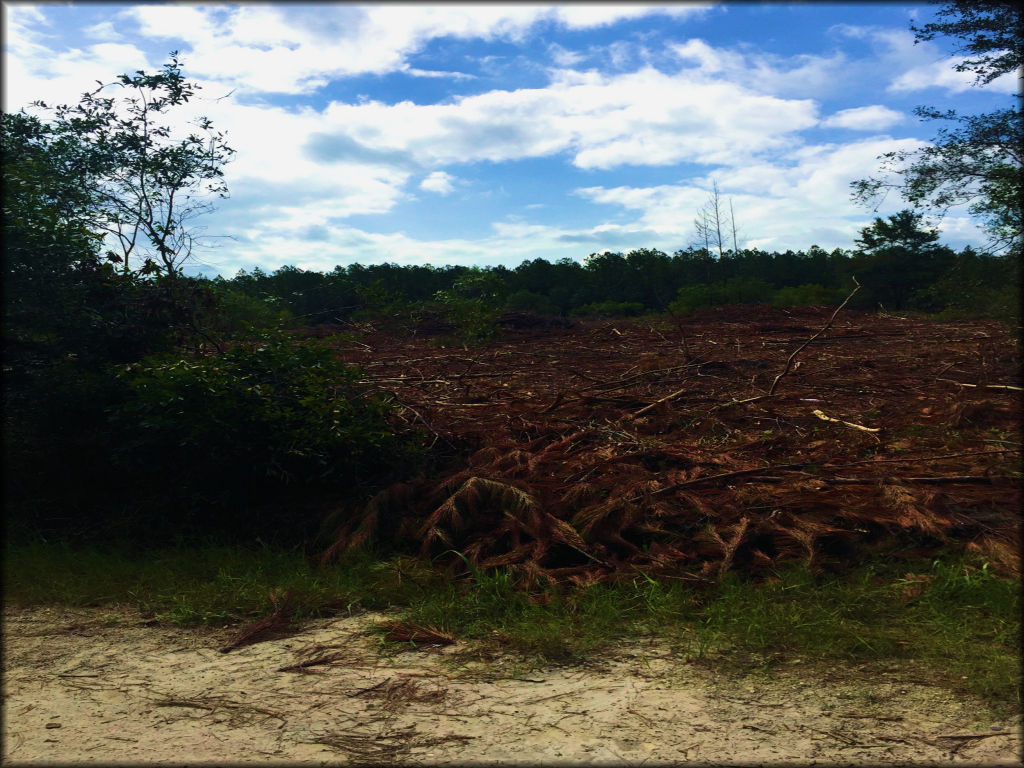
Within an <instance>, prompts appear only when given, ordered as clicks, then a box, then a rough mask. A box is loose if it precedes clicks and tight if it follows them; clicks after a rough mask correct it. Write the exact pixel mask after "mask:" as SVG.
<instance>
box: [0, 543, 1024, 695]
mask: <svg viewBox="0 0 1024 768" xmlns="http://www.w3.org/2000/svg"><path fill="white" fill-rule="evenodd" d="M908 576H911V578H907V577H908ZM4 587H5V588H4V593H5V600H6V601H7V602H8V603H13V604H20V605H33V604H62V605H70V606H109V607H116V606H126V605H129V606H132V607H134V608H137V609H138V610H140V611H144V612H147V613H152V614H153V615H155V616H156V617H157V618H160V619H162V620H166V621H170V622H173V623H176V624H180V625H184V626H190V625H192V626H194V625H228V624H233V623H238V622H243V621H251V620H253V619H255V618H258V617H260V616H262V615H265V614H266V613H268V612H269V611H270V610H271V609H272V601H271V597H270V595H271V593H272V592H273V593H275V594H278V595H280V594H282V593H284V592H285V591H287V590H291V592H292V597H293V605H294V607H295V617H296V618H297V619H300V620H301V619H305V618H310V617H314V616H319V615H327V614H336V613H339V612H340V613H344V612H346V611H351V610H355V609H385V608H391V609H396V610H397V611H399V612H400V614H401V616H402V618H405V619H408V620H410V621H414V622H417V623H420V624H427V625H433V626H436V627H438V628H441V629H444V630H446V631H448V632H451V633H453V634H455V635H456V636H457V637H460V638H463V639H468V640H477V641H480V642H479V647H480V648H481V649H482V650H481V653H483V654H484V655H485V656H486V655H487V654H492V655H493V654H494V653H496V652H510V653H513V654H517V655H519V656H521V657H524V658H525V659H527V660H529V659H533V660H534V661H540V662H545V663H547V662H566V663H573V662H580V661H583V660H586V659H588V658H594V657H595V656H598V655H600V654H601V652H602V650H603V649H605V648H607V647H608V646H611V645H613V644H615V642H616V641H618V640H621V639H624V638H629V637H639V636H660V637H662V638H665V639H666V640H667V641H668V642H669V643H670V644H671V645H672V647H674V648H676V649H677V650H678V651H679V652H680V653H681V654H682V655H684V656H686V657H688V658H690V659H695V660H700V659H704V660H706V661H707V662H708V663H714V664H716V665H729V664H737V663H740V660H743V659H746V660H748V661H749V660H750V659H752V658H753V659H758V658H759V659H761V660H762V661H763V663H766V664H769V663H774V662H776V661H779V660H782V659H786V658H801V659H814V660H820V661H823V662H827V661H828V660H835V659H845V660H853V661H884V660H891V659H906V660H914V661H916V662H921V663H922V664H923V665H924V666H925V667H926V668H928V669H931V670H932V671H933V674H934V677H935V681H936V682H937V683H942V684H946V685H949V686H951V687H954V688H959V689H962V690H969V691H972V692H974V693H976V694H979V695H981V696H983V697H984V698H985V699H986V700H987V701H989V702H990V703H991V704H993V705H994V706H1002V707H1004V708H1007V707H1009V708H1013V707H1017V706H1019V704H1020V662H1019V661H1018V659H1019V655H1020V620H1019V616H1020V587H1019V585H1018V584H1017V583H1016V582H1015V581H1012V580H1008V579H1005V578H1000V577H998V576H996V575H995V574H993V573H992V572H991V570H990V569H989V568H988V566H987V565H986V564H985V563H984V562H983V561H981V560H980V559H977V558H973V559H972V558H964V557H961V556H953V555H949V556H945V557H941V558H938V559H935V560H931V561H929V560H924V561H921V560H918V561H914V562H906V561H904V562H899V561H892V560H891V559H890V560H883V559H879V560H875V561H868V562H865V563H863V564H861V565H860V566H859V567H858V568H857V569H856V570H854V571H852V572H850V573H846V574H844V575H842V576H836V575H832V576H824V577H816V576H814V575H812V574H811V573H810V572H808V570H807V569H806V568H802V567H790V568H787V569H784V570H781V571H779V572H778V573H777V574H776V575H775V576H774V577H773V578H772V579H769V580H767V581H762V582H761V583H753V582H750V581H745V580H743V579H741V578H739V577H737V576H734V575H730V576H728V577H727V578H725V579H724V580H723V581H722V583H720V584H718V585H716V586H715V587H713V588H708V589H705V590H702V591H697V590H694V589H692V588H691V587H689V586H688V585H687V583H686V582H682V581H678V580H666V581H655V580H652V579H650V578H648V577H647V576H645V575H643V574H641V573H639V572H638V573H637V574H636V576H635V577H634V578H627V579H624V580H621V581H620V582H618V583H615V584H593V585H591V586H589V587H585V588H574V589H571V590H564V591H560V592H559V591H549V592H547V593H540V594H537V593H534V594H533V595H532V599H531V595H528V594H527V593H525V592H523V591H522V590H519V589H517V587H516V584H515V583H514V581H513V579H512V577H511V576H510V575H509V574H508V573H507V572H505V571H492V572H488V573H474V574H470V575H468V576H463V577H460V578H452V577H450V576H447V575H446V574H445V573H443V572H442V571H440V570H439V569H436V568H432V567H431V566H430V564H429V563H424V562H422V561H419V560H416V559H413V558H390V559H379V558H375V557H374V556H373V555H372V554H369V553H361V554H357V555H353V556H351V557H349V558H347V559H345V560H344V561H342V562H341V563H339V564H338V565H337V566H334V567H330V568H325V569H319V568H316V567H315V566H313V565H311V564H310V563H309V561H308V560H307V558H306V557H305V556H304V555H303V554H302V553H301V552H299V551H296V550H280V549H273V548H269V547H251V548H242V547H225V546H215V545H207V546H202V547H187V548H186V547H178V548H174V547H169V548H166V549H161V550H155V551H150V552H146V553H139V552H134V551H132V550H130V549H125V548H108V549H96V548H70V547H68V546H66V545H60V544H51V543H32V544H24V543H23V544H17V545H14V544H8V547H7V552H6V557H5V559H4ZM544 600H546V601H547V602H546V604H539V602H538V601H540V602H543V601H544Z"/></svg>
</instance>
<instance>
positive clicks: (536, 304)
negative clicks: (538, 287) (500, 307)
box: [505, 289, 560, 315]
mask: <svg viewBox="0 0 1024 768" xmlns="http://www.w3.org/2000/svg"><path fill="white" fill-rule="evenodd" d="M505 308H506V309H509V310H512V311H513V312H535V313H537V314H539V315H557V314H560V313H559V311H558V307H557V306H555V303H554V302H553V301H551V299H549V298H548V297H547V296H544V295H542V294H539V293H534V292H533V291H528V290H526V289H523V290H521V291H516V292H515V293H513V294H511V295H510V296H509V297H508V298H507V299H506V300H505Z"/></svg>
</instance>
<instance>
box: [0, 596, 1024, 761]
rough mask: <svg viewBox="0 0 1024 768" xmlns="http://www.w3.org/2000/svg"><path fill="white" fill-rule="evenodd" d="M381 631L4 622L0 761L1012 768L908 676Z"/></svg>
mask: <svg viewBox="0 0 1024 768" xmlns="http://www.w3.org/2000/svg"><path fill="white" fill-rule="evenodd" d="M386 618H387V617H386V616H385V615H382V614H363V615H359V616H353V617H343V618H333V619H323V620H318V621H315V622H311V623H309V624H308V625H307V626H306V627H305V628H304V629H303V631H302V632H301V633H299V634H297V635H293V636H291V637H287V638H281V639H278V640H272V641H267V642H261V643H257V644H253V645H248V646H245V647H241V648H237V649H234V650H232V651H230V652H228V653H224V652H221V651H220V649H221V648H223V647H225V643H226V641H228V640H229V639H230V637H231V636H232V634H233V631H232V630H229V629H220V630H213V629H183V628H178V627H170V626H160V625H158V624H154V623H153V621H152V620H150V621H145V620H143V619H142V618H141V617H140V616H139V615H138V614H137V613H133V612H132V611H130V610H125V611H124V612H122V613H113V609H110V608H106V609H61V608H54V607H36V608H15V607H8V608H7V609H6V610H5V612H4V658H3V667H4V694H3V752H2V760H3V763H4V764H6V765H20V764H30V763H44V764H53V763H55V762H67V763H86V762H94V763H102V764H112V763H116V762H125V763H133V764H139V763H153V764H171V763H175V764H179V765H180V764H182V763H213V762H232V763H236V762H237V763H241V762H260V763H274V762H282V763H288V762H291V763H297V762H301V763H303V764H319V765H331V764H346V763H382V764H389V765H430V764H441V763H445V764H450V763H455V764H465V763H491V764H501V765H505V764H515V763H528V764H558V763H566V764H589V763H597V764H600V763H607V764H616V765H631V764H634V763H635V764H640V763H644V764H647V765H653V764H661V763H673V764H674V763H680V762H697V763H722V762H729V763H759V764H761V763H791V762H792V763H799V764H809V763H812V762H814V761H816V762H821V763H827V764H835V765H856V764H864V763H871V764H879V763H882V764H900V765H908V764H930V765H935V764H947V763H948V764H963V763H974V764H984V765H1020V764H1021V734H1020V723H1019V721H1018V720H1017V719H1015V718H1012V717H1006V716H1002V717H1000V716H998V715H996V714H993V712H992V711H990V710H989V708H988V707H987V706H986V704H985V702H983V701H979V700H972V699H967V698H962V697H957V696H954V695H952V694H950V693H949V692H948V690H947V689H945V688H943V687H941V686H939V685H937V684H935V682H934V676H933V675H931V674H930V671H929V670H928V669H924V668H920V667H914V666H897V665H891V664H890V665H885V664H881V665H880V664H873V665H853V666H842V665H836V664H829V665H828V666H827V667H823V666H821V665H816V664H811V663H809V662H806V661H805V662H803V663H799V660H798V659H791V660H790V661H789V662H787V663H786V664H783V665H781V666H774V667H763V666H762V667H754V668H751V669H749V670H747V671H736V670H737V668H736V667H735V665H733V666H731V667H729V666H727V667H726V668H727V669H731V670H732V671H730V672H728V673H726V672H722V671H716V665H715V663H714V660H713V659H711V660H710V661H707V662H701V663H696V662H695V661H694V660H692V659H688V658H687V657H686V656H685V655H684V654H681V653H679V652H677V651H674V650H673V649H672V648H670V647H668V646H666V645H665V644H663V643H657V642H652V641H635V642H632V643H629V644H624V645H622V647H620V648H619V649H618V650H617V651H616V652H615V653H614V654H613V655H609V656H602V657H601V658H595V659H594V660H593V661H592V662H591V663H588V664H585V665H581V666H566V667H559V666H553V667H549V668H543V669H537V668H532V667H528V666H523V664H522V660H516V659H514V658H512V657H507V658H503V657H500V656H499V657H492V658H490V659H489V660H487V661H479V660H476V661H474V660H473V659H474V658H476V659H479V658H480V657H479V656H478V655H476V656H474V654H473V653H472V650H473V649H472V648H469V647H466V646H465V645H464V644H462V643H455V644H454V645H445V646H435V647H429V646H420V647H418V648H417V649H412V648H411V647H410V650H409V651H406V652H398V653H396V652H395V651H394V650H391V651H388V652H387V653H383V652H382V648H381V646H380V644H379V641H378V640H377V639H376V638H375V636H374V635H373V633H372V632H370V631H369V628H370V627H371V625H372V624H373V623H374V622H379V621H381V620H382V619H386Z"/></svg>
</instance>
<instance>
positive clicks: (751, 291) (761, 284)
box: [669, 277, 773, 314]
mask: <svg viewBox="0 0 1024 768" xmlns="http://www.w3.org/2000/svg"><path fill="white" fill-rule="evenodd" d="M772 294H773V291H772V286H771V284H770V283H767V282H765V281H764V280H761V279H760V278H756V277H731V278H729V279H728V280H725V281H722V282H719V283H711V284H709V285H688V286H685V287H684V288H680V289H679V293H678V294H677V296H676V300H675V301H673V302H672V303H671V304H670V305H669V310H670V311H671V312H673V313H675V314H686V313H687V312H692V311H693V310H695V309H698V308H699V307H714V306H719V305H721V304H766V303H768V302H769V301H770V300H771V299H772Z"/></svg>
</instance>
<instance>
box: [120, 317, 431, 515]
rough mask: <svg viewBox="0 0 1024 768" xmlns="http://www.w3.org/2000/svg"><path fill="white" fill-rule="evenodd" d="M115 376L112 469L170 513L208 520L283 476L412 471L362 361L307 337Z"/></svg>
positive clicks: (337, 479) (357, 481)
mask: <svg viewBox="0 0 1024 768" xmlns="http://www.w3.org/2000/svg"><path fill="white" fill-rule="evenodd" d="M118 378H119V380H120V381H121V382H122V384H123V385H124V386H125V389H126V395H125V397H124V399H123V401H122V402H120V403H118V404H117V405H115V406H113V407H111V408H110V409H109V411H108V413H109V415H110V422H111V424H112V426H113V428H114V431H115V435H116V439H115V441H114V444H115V448H114V449H113V451H112V456H111V464H112V468H113V469H114V471H115V473H116V474H117V475H118V476H119V477H121V478H122V479H123V480H126V481H130V482H132V483H133V484H134V485H135V487H136V488H138V489H139V491H140V494H139V496H140V497H141V498H142V499H145V498H146V497H155V498H157V499H159V500H160V505H158V506H166V507H168V508H169V509H171V510H172V514H175V515H179V514H185V515H186V517H187V516H188V515H191V516H192V517H193V518H194V517H195V515H196V514H198V512H197V510H202V509H208V510H219V511H216V512H215V513H213V514H212V515H211V516H210V517H209V522H210V523H211V527H214V528H216V527H217V526H218V524H219V522H225V523H228V524H229V525H233V524H237V523H238V522H239V521H238V520H237V517H238V516H239V515H244V514H246V513H245V510H246V509H247V507H248V506H250V505H251V504H256V505H258V504H259V503H260V502H261V500H266V499H268V498H269V497H270V496H271V495H273V494H275V493H278V494H279V493H280V492H281V490H282V486H288V487H291V488H295V490H296V491H299V490H301V489H303V488H305V489H307V490H308V489H310V488H316V489H335V490H337V491H339V492H344V493H347V492H349V491H351V490H352V489H353V488H355V489H358V488H366V487H368V486H371V485H373V484H374V483H375V482H384V481H389V480H393V479H396V470H397V472H399V473H402V472H406V471H411V467H414V466H415V464H416V459H417V457H418V456H419V455H420V453H421V441H420V440H419V437H418V436H417V435H414V434H409V433H404V434H403V433H400V432H398V431H396V430H395V429H393V428H392V425H391V421H390V416H391V412H392V407H391V405H390V404H389V403H388V402H387V401H386V400H385V399H384V398H382V397H381V396H379V395H374V394H372V393H370V392H369V391H367V389H366V388H364V387H360V386H358V382H359V379H360V378H361V373H360V371H358V370H357V369H355V368H352V367H349V366H346V365H344V364H342V363H340V362H338V361H336V360H335V359H334V358H333V356H332V354H331V352H330V350H329V349H328V348H327V347H325V346H323V345H322V344H321V343H318V342H316V341H313V340H305V341H300V340H296V339H294V338H291V337H289V336H288V335H286V334H284V333H280V332H278V333H269V332H268V333H264V334H263V335H262V336H261V337H260V338H259V339H257V340H256V341H253V342H249V343H246V344H242V345H238V346H235V347H233V348H232V349H230V350H228V351H227V352H225V353H224V354H222V355H218V356H214V357H192V358H183V357H181V356H180V355H161V356H156V357H150V358H146V359H144V360H142V361H141V362H139V363H136V364H134V365H129V366H125V367H124V368H123V369H121V370H120V372H119V373H118ZM296 498H297V496H296ZM286 509H287V505H285V510H286ZM214 518H217V519H216V520H215V519H214ZM180 522H182V524H183V525H184V524H185V523H186V521H185V519H184V518H182V519H181V520H180ZM198 523H199V524H200V525H203V524H204V523H202V521H201V520H199V521H198Z"/></svg>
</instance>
